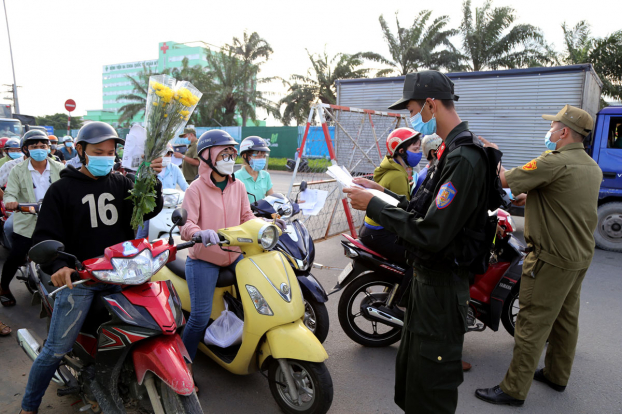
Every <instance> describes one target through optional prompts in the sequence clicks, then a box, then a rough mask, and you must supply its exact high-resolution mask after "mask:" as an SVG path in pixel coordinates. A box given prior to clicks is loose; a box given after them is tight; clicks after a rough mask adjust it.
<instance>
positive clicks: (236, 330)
mask: <svg viewBox="0 0 622 414" xmlns="http://www.w3.org/2000/svg"><path fill="white" fill-rule="evenodd" d="M243 331H244V322H243V321H242V320H241V319H240V318H238V317H237V316H235V313H233V312H232V311H230V310H229V305H228V304H227V301H225V310H224V311H222V313H221V314H220V316H219V317H218V318H217V319H216V320H215V321H214V322H213V323H212V324H211V325H210V326H208V327H207V329H206V330H205V337H204V338H203V342H205V345H215V346H217V347H220V348H227V347H230V346H231V345H236V344H240V343H242V333H243Z"/></svg>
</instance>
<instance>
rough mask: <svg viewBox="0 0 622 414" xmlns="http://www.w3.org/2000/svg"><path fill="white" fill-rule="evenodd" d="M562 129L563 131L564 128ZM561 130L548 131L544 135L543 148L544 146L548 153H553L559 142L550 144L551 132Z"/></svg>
mask: <svg viewBox="0 0 622 414" xmlns="http://www.w3.org/2000/svg"><path fill="white" fill-rule="evenodd" d="M562 129H564V128H562ZM562 129H557V130H555V131H549V132H547V133H546V136H545V137H544V146H546V149H548V150H549V151H555V150H556V149H557V143H558V142H559V141H560V140H559V139H558V140H557V142H552V141H551V135H552V134H553V132H557V131H561V130H562ZM560 139H561V138H560Z"/></svg>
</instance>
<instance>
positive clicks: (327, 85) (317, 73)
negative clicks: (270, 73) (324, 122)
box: [279, 50, 370, 125]
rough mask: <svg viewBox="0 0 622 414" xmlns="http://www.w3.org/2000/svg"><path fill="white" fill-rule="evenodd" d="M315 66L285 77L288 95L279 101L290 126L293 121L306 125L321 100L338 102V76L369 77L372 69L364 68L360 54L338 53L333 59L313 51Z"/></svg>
mask: <svg viewBox="0 0 622 414" xmlns="http://www.w3.org/2000/svg"><path fill="white" fill-rule="evenodd" d="M307 55H308V56H309V60H310V61H311V68H309V70H308V71H307V74H306V75H292V76H291V77H290V80H289V81H287V80H283V84H284V85H285V86H286V87H287V95H286V96H285V97H283V98H282V99H281V100H280V101H279V106H282V105H285V108H284V109H283V115H282V117H283V118H282V119H283V124H284V125H289V123H290V122H291V121H292V120H293V121H296V124H297V125H301V124H304V123H305V122H306V119H307V117H308V116H309V111H310V110H311V106H312V105H313V103H314V102H316V101H317V100H319V101H321V102H322V103H328V104H334V103H336V102H337V98H336V95H335V93H336V90H335V81H336V80H337V79H356V78H366V77H367V75H368V74H369V71H370V69H365V68H361V67H360V66H362V65H363V60H362V58H361V57H360V56H357V55H346V54H344V53H338V54H336V55H335V56H333V57H332V58H329V57H328V55H327V54H326V52H324V54H323V55H315V54H311V53H309V51H308V50H307Z"/></svg>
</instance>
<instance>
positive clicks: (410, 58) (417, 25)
mask: <svg viewBox="0 0 622 414" xmlns="http://www.w3.org/2000/svg"><path fill="white" fill-rule="evenodd" d="M431 16H432V11H430V10H423V11H421V12H420V13H419V15H418V16H417V17H416V18H415V20H414V21H413V23H412V25H411V26H410V27H409V28H406V27H402V26H401V25H400V21H399V18H398V16H397V13H396V14H395V23H396V25H397V32H396V33H395V34H393V33H392V32H391V28H390V27H389V25H388V23H387V22H386V20H385V19H384V17H383V16H382V15H380V17H379V19H378V20H379V21H380V27H381V29H382V34H383V36H384V39H385V41H386V43H387V46H388V47H389V54H390V55H391V58H386V57H383V56H382V55H379V54H377V53H374V52H363V53H358V54H357V55H355V56H357V57H359V56H360V57H363V58H365V59H369V60H372V61H375V62H379V63H382V64H385V65H388V66H390V67H391V68H390V69H383V70H380V71H378V72H377V73H376V76H386V75H389V74H397V75H406V74H407V73H412V72H417V71H418V70H419V69H421V68H426V69H437V70H438V69H447V70H462V69H463V68H464V66H463V65H462V64H461V60H462V55H461V54H460V52H459V51H458V50H457V49H456V47H454V45H453V44H452V43H451V41H450V37H452V36H454V35H456V34H457V33H458V30H456V29H447V28H446V26H447V25H448V24H449V16H440V17H437V18H436V19H434V20H433V21H430V17H431Z"/></svg>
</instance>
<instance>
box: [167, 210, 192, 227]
mask: <svg viewBox="0 0 622 414" xmlns="http://www.w3.org/2000/svg"><path fill="white" fill-rule="evenodd" d="M171 220H172V222H173V224H174V225H175V226H183V225H184V224H186V220H188V212H187V211H186V209H184V208H176V209H175V211H173V214H172V215H171Z"/></svg>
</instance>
